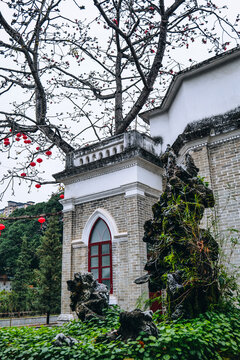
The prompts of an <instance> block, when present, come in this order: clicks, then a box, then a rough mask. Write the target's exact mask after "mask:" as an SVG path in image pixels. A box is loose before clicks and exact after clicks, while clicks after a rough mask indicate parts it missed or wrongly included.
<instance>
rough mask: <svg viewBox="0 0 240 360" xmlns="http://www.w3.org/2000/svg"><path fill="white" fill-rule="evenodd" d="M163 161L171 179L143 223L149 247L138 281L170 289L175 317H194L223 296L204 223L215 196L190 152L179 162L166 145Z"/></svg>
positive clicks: (170, 305)
mask: <svg viewBox="0 0 240 360" xmlns="http://www.w3.org/2000/svg"><path fill="white" fill-rule="evenodd" d="M161 161H162V163H163V165H164V168H165V170H166V180H167V184H166V188H165V191H164V192H163V194H162V195H161V197H160V199H159V201H158V202H157V203H156V204H154V205H153V219H151V220H148V221H147V222H146V223H145V226H144V231H145V232H144V237H143V241H144V242H146V243H148V246H149V256H148V261H147V263H146V265H145V268H144V270H146V271H148V275H147V276H145V277H142V278H140V279H137V281H136V283H141V281H148V283H149V290H150V291H151V292H156V291H159V290H162V289H166V293H167V302H168V305H167V309H168V312H169V316H170V317H171V318H172V319H176V318H178V317H186V318H187V317H193V316H196V315H198V314H199V313H200V312H204V311H206V310H207V309H208V308H209V306H210V304H212V303H216V302H217V301H218V297H219V291H218V287H217V275H216V271H217V270H216V269H217V266H216V262H217V260H218V253H219V249H218V244H217V242H216V241H215V239H214V238H213V237H212V236H211V234H210V233H209V231H207V230H204V229H201V228H200V221H201V219H202V217H203V215H204V210H205V208H208V207H213V206H214V196H213V192H212V190H211V189H209V188H208V187H207V186H206V184H205V183H204V182H203V181H202V180H201V179H200V178H199V177H198V176H197V175H198V171H199V170H198V168H197V167H196V166H195V164H194V162H193V159H192V157H191V155H190V154H187V155H186V157H185V164H184V165H183V166H180V165H178V164H177V160H176V155H175V153H174V151H173V150H172V149H171V147H170V146H168V147H167V150H166V152H165V153H164V154H163V156H162V157H161ZM147 279H148V280H147Z"/></svg>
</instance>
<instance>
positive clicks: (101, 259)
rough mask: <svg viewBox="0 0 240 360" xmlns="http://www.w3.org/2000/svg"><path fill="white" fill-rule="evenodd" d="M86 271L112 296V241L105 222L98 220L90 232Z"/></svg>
mask: <svg viewBox="0 0 240 360" xmlns="http://www.w3.org/2000/svg"><path fill="white" fill-rule="evenodd" d="M88 271H89V272H91V273H92V274H93V276H94V278H95V279H96V280H98V282H100V283H103V284H105V285H107V287H108V289H109V291H110V293H111V294H112V241H111V233H110V231H109V228H108V226H107V224H106V223H105V221H103V220H102V219H101V218H99V219H98V220H97V221H96V222H95V224H94V226H93V228H92V231H91V234H90V238H89V246H88Z"/></svg>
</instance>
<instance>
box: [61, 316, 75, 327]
mask: <svg viewBox="0 0 240 360" xmlns="http://www.w3.org/2000/svg"><path fill="white" fill-rule="evenodd" d="M72 320H75V318H74V315H73V314H60V315H59V317H58V318H57V323H58V324H59V325H64V324H66V323H68V322H70V321H72Z"/></svg>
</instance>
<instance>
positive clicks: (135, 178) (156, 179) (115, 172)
mask: <svg viewBox="0 0 240 360" xmlns="http://www.w3.org/2000/svg"><path fill="white" fill-rule="evenodd" d="M134 162H135V163H134ZM135 183H138V184H144V185H145V186H148V187H150V188H152V189H154V190H156V191H158V192H159V193H160V191H161V189H162V177H161V176H160V169H159V168H158V167H157V166H155V165H149V164H148V166H147V168H145V167H144V165H143V164H141V165H140V164H138V163H137V162H136V161H134V160H133V161H132V162H129V163H126V164H125V166H124V165H123V166H122V168H121V167H120V168H119V169H118V168H117V167H116V168H114V167H113V168H112V171H104V169H103V170H101V169H99V171H98V172H97V173H96V174H95V175H94V174H93V175H92V176H91V174H90V173H89V174H88V176H85V178H84V176H83V177H81V176H79V177H78V179H77V181H76V182H73V183H71V184H66V185H65V192H64V200H63V201H61V203H62V204H63V206H64V209H65V210H67V209H68V201H69V200H70V199H77V198H78V199H79V198H83V197H86V196H91V197H93V198H94V197H95V196H96V195H97V194H105V193H106V192H108V191H114V190H116V191H118V190H119V191H121V192H125V190H126V191H127V188H126V189H125V186H127V185H129V184H135ZM121 188H122V189H123V190H120V189H121ZM102 196H104V195H102ZM70 206H71V205H70Z"/></svg>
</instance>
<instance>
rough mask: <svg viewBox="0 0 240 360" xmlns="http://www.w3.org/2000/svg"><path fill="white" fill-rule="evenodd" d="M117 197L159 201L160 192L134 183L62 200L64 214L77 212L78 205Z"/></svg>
mask: <svg viewBox="0 0 240 360" xmlns="http://www.w3.org/2000/svg"><path fill="white" fill-rule="evenodd" d="M116 195H125V197H128V196H134V195H141V196H145V195H150V196H152V197H154V198H156V199H158V197H159V195H160V192H159V191H157V190H155V189H152V188H150V187H149V186H146V185H145V184H141V183H132V184H127V185H123V186H121V187H119V188H115V189H110V190H107V191H101V192H99V193H93V194H90V195H86V196H81V197H78V198H72V199H66V200H65V199H64V200H61V204H62V205H63V212H69V211H75V206H76V205H79V204H84V203H87V202H91V201H95V200H100V199H105V198H108V197H112V196H116Z"/></svg>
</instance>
